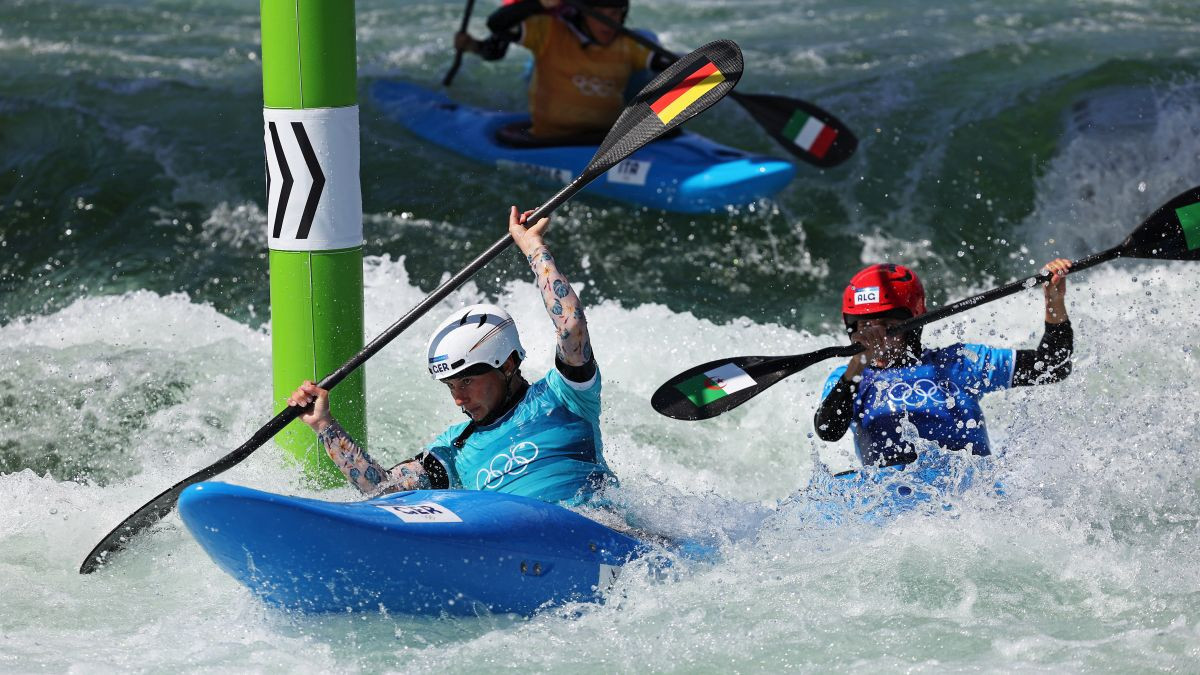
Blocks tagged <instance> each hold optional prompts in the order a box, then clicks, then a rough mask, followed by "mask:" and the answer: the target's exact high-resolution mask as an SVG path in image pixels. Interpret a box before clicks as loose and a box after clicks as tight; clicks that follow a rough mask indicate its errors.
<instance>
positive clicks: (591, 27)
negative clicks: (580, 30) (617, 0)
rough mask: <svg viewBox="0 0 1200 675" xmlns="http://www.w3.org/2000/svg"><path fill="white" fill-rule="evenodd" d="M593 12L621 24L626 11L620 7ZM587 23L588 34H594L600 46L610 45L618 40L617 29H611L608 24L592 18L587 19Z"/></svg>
mask: <svg viewBox="0 0 1200 675" xmlns="http://www.w3.org/2000/svg"><path fill="white" fill-rule="evenodd" d="M592 11H593V12H595V13H597V14H601V15H603V16H606V17H608V18H610V19H612V20H613V21H616V22H617V23H621V19H622V18H623V16H624V14H625V10H623V9H621V8H619V7H597V8H595V9H593V10H592ZM586 21H587V29H588V32H589V33H591V34H592V37H593V38H595V40H596V42H597V43H598V44H601V45H610V44H612V41H613V40H616V39H617V31H616V29H614V28H610V27H609V26H608V25H607V24H605V23H603V22H602V21H599V20H597V19H593V18H592V17H590V16H589V17H587V18H586Z"/></svg>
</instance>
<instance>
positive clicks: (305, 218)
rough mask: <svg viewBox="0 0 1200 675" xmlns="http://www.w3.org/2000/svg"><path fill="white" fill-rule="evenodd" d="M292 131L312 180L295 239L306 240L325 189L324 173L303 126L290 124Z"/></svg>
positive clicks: (294, 123) (298, 123) (297, 123)
mask: <svg viewBox="0 0 1200 675" xmlns="http://www.w3.org/2000/svg"><path fill="white" fill-rule="evenodd" d="M292 131H293V132H295V134H296V142H298V143H299V144H300V152H301V154H303V155H304V161H305V163H307V164H308V171H309V173H311V174H312V179H313V180H312V187H310V188H309V189H308V199H307V200H306V201H305V202H304V214H303V215H302V216H300V229H299V230H297V231H296V238H297V239H308V231H309V230H311V229H312V223H313V218H314V217H315V216H316V214H317V204H319V203H320V202H321V192H323V191H324V189H325V173H324V172H323V171H321V163H320V162H318V161H317V153H315V152H313V147H312V143H311V142H309V140H308V133H307V132H305V131H304V124H303V123H302V122H292Z"/></svg>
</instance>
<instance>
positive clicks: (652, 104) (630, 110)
mask: <svg viewBox="0 0 1200 675" xmlns="http://www.w3.org/2000/svg"><path fill="white" fill-rule="evenodd" d="M741 77H742V52H741V50H740V49H739V48H738V46H737V45H736V44H734V43H733V42H730V41H729V40H717V41H716V42H710V43H708V44H706V45H704V46H703V47H701V48H699V49H697V50H696V51H694V52H692V53H691V54H688V55H687V56H685V57H683V58H682V59H680V60H679V61H677V62H676V63H674V64H673V65H672V66H671V67H670V68H667V69H666V70H664V71H663V72H662V73H659V75H658V77H656V78H654V80H653V81H651V82H650V84H648V85H646V87H645V88H644V89H642V90H641V91H640V92H638V95H637V96H636V97H635V98H634V99H633V101H632V102H631V103H630V104H629V105H628V106H627V107H626V108H625V110H624V111H622V112H621V116H620V117H618V118H617V121H616V123H615V124H614V125H613V127H612V129H611V130H610V131H609V132H608V136H606V137H605V138H604V142H603V143H601V144H600V149H599V150H597V151H596V154H595V156H594V157H592V161H591V162H590V163H589V164H588V165H587V167H586V168H585V169H584V170H583V173H581V174H579V177H577V178H576V179H575V180H573V181H571V182H570V184H568V185H567V186H566V187H564V188H563V189H562V190H560V191H559V192H558V194H556V195H554V196H553V197H551V198H550V201H548V202H546V203H545V204H542V205H541V206H539V207H538V208H537V210H535V211H534V212H533V213H532V214H531V215H530V217H529V222H537V221H538V220H539V219H540V218H543V217H545V216H548V215H550V213H551V212H553V211H554V210H555V209H556V208H558V207H559V206H561V205H562V204H563V203H564V202H566V201H567V200H568V199H570V198H571V197H573V196H574V195H575V194H576V193H577V192H579V191H580V190H582V189H583V188H584V186H586V185H587V184H588V183H590V182H592V181H593V180H595V179H596V178H597V177H599V176H600V175H601V174H603V173H604V172H605V171H608V170H609V169H611V168H612V167H614V166H616V164H617V163H618V162H620V161H621V160H623V159H625V158H626V157H628V156H630V155H632V154H633V153H634V152H635V151H637V150H638V149H639V148H641V147H642V146H644V145H646V144H647V143H649V142H650V141H652V140H654V139H655V138H657V137H659V136H660V135H662V134H663V133H666V132H667V131H669V130H670V129H673V128H675V127H677V126H679V125H680V124H683V123H684V122H686V121H687V120H689V119H691V118H692V117H695V116H696V115H698V114H700V113H701V112H703V111H704V110H707V109H708V108H709V107H710V106H712V105H713V104H714V103H716V102H717V101H719V100H721V99H722V98H723V97H724V96H725V95H726V94H728V93H729V92H730V91H732V90H733V87H734V85H736V84H737V82H738V80H739V79H741ZM512 241H513V240H512V236H511V235H507V234H506V235H504V237H502V238H501V239H500V240H499V241H497V242H496V243H495V244H492V246H491V247H490V248H488V249H487V250H486V251H484V252H483V253H481V254H480V255H479V257H477V258H475V259H474V260H472V261H471V263H470V264H469V265H467V266H466V267H465V268H463V269H462V271H460V272H459V273H458V274H455V275H454V276H453V277H451V278H449V279H447V280H446V281H445V282H444V283H442V285H441V286H438V287H437V288H436V289H434V291H433V292H432V293H430V294H429V295H428V296H426V298H425V299H424V300H422V301H421V302H420V304H418V305H417V306H416V307H414V308H412V309H411V310H409V312H408V313H407V314H405V315H404V316H402V317H401V318H400V319H399V320H398V321H396V323H394V324H392V325H391V326H389V327H388V329H387V330H385V331H384V332H383V333H381V334H380V335H379V336H378V337H376V338H375V339H374V340H371V342H370V343H369V344H368V345H367V346H366V347H364V348H363V350H362V351H360V352H359V353H358V354H355V355H354V356H353V357H352V358H351V359H350V360H349V361H347V362H346V363H343V364H342V365H341V366H340V367H339V368H338V369H337V370H335V371H333V372H332V373H330V374H329V375H327V376H326V377H325V379H323V380H321V381H320V382H319V383H318V385H319V386H320V387H321V388H323V389H332V388H333V387H335V386H337V384H338V383H339V382H341V381H342V380H343V379H344V378H345V377H346V376H347V375H349V374H350V373H351V372H353V371H354V369H356V368H358V367H359V366H361V365H362V364H363V363H365V362H366V361H367V359H369V358H371V357H372V356H374V355H375V354H376V352H378V351H379V350H380V349H383V347H384V346H385V345H387V343H389V342H391V341H392V340H393V339H395V337H396V336H397V335H399V334H400V333H402V332H404V330H405V329H406V328H408V327H409V326H410V325H412V324H413V322H415V321H416V320H417V319H419V318H421V317H422V316H423V315H424V314H425V313H426V312H428V311H429V310H430V309H432V308H433V307H434V306H436V305H437V304H438V303H439V302H441V301H442V300H443V299H445V297H446V296H447V295H450V293H451V292H452V291H454V289H456V288H458V287H459V286H461V285H462V284H463V283H464V282H466V281H467V279H469V278H471V276H473V275H474V274H475V273H476V272H478V271H479V270H480V269H482V268H483V266H484V265H486V264H488V263H489V262H490V261H491V260H492V259H493V258H495V257H496V256H498V255H500V253H501V252H502V251H504V249H506V248H508V246H509V244H512ZM300 412H301V409H300V408H299V407H294V406H289V407H286V408H284V409H283V410H282V411H280V412H279V414H277V415H275V417H274V418H273V419H272V420H271V421H270V422H267V423H266V424H265V425H263V427H262V428H261V429H259V430H258V431H257V432H255V434H254V435H253V436H252V437H251V438H250V440H248V441H246V442H245V443H243V444H242V445H241V446H240V447H239V448H237V449H236V450H234V451H233V452H231V453H229V454H228V455H226V456H224V457H222V458H221V459H219V460H218V461H217V462H216V463H215V464H213V465H211V466H209V467H206V468H205V469H203V470H201V471H198V472H196V473H195V474H192V475H191V476H188V477H187V478H185V479H183V480H182V481H180V482H179V483H177V484H175V485H174V486H172V487H171V488H170V489H169V490H167V491H166V492H163V493H162V494H160V495H158V496H157V497H155V498H154V499H151V500H150V501H149V502H148V503H147V504H145V505H144V506H142V507H141V508H140V509H138V510H137V511H135V512H134V513H133V515H131V516H129V517H128V518H126V519H125V520H124V521H123V522H122V523H121V524H120V525H118V526H117V527H116V528H114V529H113V531H112V532H109V533H108V536H106V537H105V538H104V539H103V540H102V541H101V542H100V543H99V544H97V545H96V547H95V548H94V549H92V552H91V553H89V554H88V556H87V558H86V559H84V561H83V564H82V565H80V567H79V573H80V574H88V573H91V572H93V571H95V570H96V568H97V567H99V566H100V564H101V563H103V562H104V561H105V559H106V558H107V556H108V555H109V554H111V553H113V552H114V551H118V550H120V549H122V548H124V547H125V546H126V545H127V544H128V542H129V540H130V538H131V537H133V536H134V535H136V534H138V533H139V532H141V531H142V530H145V529H146V528H147V527H150V526H151V525H153V524H154V523H156V522H158V520H159V519H161V518H162V517H163V516H165V515H167V514H168V513H170V512H171V510H172V509H173V508H175V504H176V502H177V501H178V500H179V495H180V493H182V492H183V491H184V489H185V488H187V487H188V486H189V485H194V484H195V483H199V482H201V481H205V480H208V479H209V478H212V477H213V476H216V475H217V474H219V473H221V472H223V471H226V470H228V469H230V468H232V467H233V466H236V465H237V464H238V463H240V462H241V461H242V460H244V459H246V458H247V457H249V456H250V455H251V454H252V453H253V452H254V451H255V450H257V449H258V448H259V447H260V446H262V445H263V444H264V443H266V442H267V441H268V440H270V439H271V437H272V436H274V435H275V434H277V433H279V431H281V430H282V429H283V428H284V427H285V426H287V424H288V423H289V422H291V421H292V420H294V419H296V418H297V417H298V416H299V415H300Z"/></svg>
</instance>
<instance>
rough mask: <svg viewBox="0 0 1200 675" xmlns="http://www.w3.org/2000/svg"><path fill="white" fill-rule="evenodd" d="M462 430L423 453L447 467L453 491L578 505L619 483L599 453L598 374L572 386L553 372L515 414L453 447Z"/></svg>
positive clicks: (442, 437) (451, 430) (444, 435)
mask: <svg viewBox="0 0 1200 675" xmlns="http://www.w3.org/2000/svg"><path fill="white" fill-rule="evenodd" d="M467 424H468V423H467V422H463V423H461V424H455V425H454V426H452V427H450V428H449V429H447V430H446V431H444V432H442V434H441V435H440V436H438V437H437V439H435V440H434V441H433V443H431V444H430V445H429V448H428V450H429V453H430V454H432V455H433V456H434V457H436V458H437V459H438V461H440V462H441V463H442V464H443V465H444V466H445V467H446V472H447V474H448V475H449V479H450V487H455V488H466V489H469V490H494V491H496V492H505V493H508V494H514V495H521V496H524V497H533V498H535V499H541V500H543V501H547V502H565V503H567V504H578V503H581V502H584V501H586V500H587V499H588V498H589V497H590V496H591V495H592V493H593V492H595V490H596V489H597V488H599V487H600V486H602V485H603V484H604V483H605V482H609V481H615V480H616V478H615V476H613V474H612V472H611V471H609V469H608V465H606V464H605V463H604V456H603V454H602V452H601V450H602V447H603V444H602V443H601V440H600V372H599V370H597V371H596V374H595V375H594V376H593V377H592V379H591V380H589V381H587V382H572V381H570V380H568V379H566V378H564V377H563V376H562V374H561V373H559V372H558V369H557V368H553V369H551V370H550V372H549V373H547V374H546V376H545V377H544V378H542V379H540V380H538V381H537V382H534V383H533V384H531V385H529V389H528V390H526V392H525V396H524V397H523V398H522V399H521V401H520V402H519V403H518V404H517V405H516V406H515V407H514V408H513V409H512V410H509V411H508V413H506V414H505V415H504V416H503V417H501V418H500V419H498V420H496V421H495V422H493V423H491V424H489V425H487V426H480V427H476V429H475V431H474V433H472V434H471V435H470V436H468V437H467V440H466V443H465V444H464V445H463V447H462V448H456V447H454V445H453V441H454V439H456V438H458V436H459V434H461V433H462V432H463V429H465V428H466V426H467Z"/></svg>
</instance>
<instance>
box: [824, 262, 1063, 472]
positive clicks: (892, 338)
mask: <svg viewBox="0 0 1200 675" xmlns="http://www.w3.org/2000/svg"><path fill="white" fill-rule="evenodd" d="M1070 267H1071V263H1070V261H1068V260H1066V259H1063V258H1058V259H1055V260H1053V261H1051V262H1050V263H1049V264H1047V265H1046V269H1047V270H1048V271H1049V272H1051V273H1052V275H1053V276H1052V278H1051V280H1050V281H1049V282H1048V283H1047V284H1046V286H1045V293H1044V295H1045V320H1046V329H1045V333H1043V335H1042V340H1041V342H1040V343H1039V344H1038V346H1037V349H1020V350H1014V349H1007V348H998V347H991V346H988V345H982V344H963V343H958V344H953V345H950V346H948V347H941V348H937V349H926V348H924V347H923V346H922V345H921V329H920V328H917V329H915V330H910V331H906V332H904V333H902V334H899V335H888V334H887V329H888V328H889V327H891V326H894V325H896V324H898V323H900V322H902V321H904V320H905V319H908V318H911V317H914V316H920V315H922V314H924V313H925V288H924V287H923V286H922V285H921V280H920V279H918V278H917V275H916V274H915V273H913V271H912V270H911V269H909V268H907V267H905V266H903V265H872V266H870V267H868V268H866V269H864V270H862V271H861V272H859V273H858V274H856V275H854V278H853V279H851V280H850V284H849V285H847V286H846V289H845V291H844V292H843V294H842V320H843V321H844V322H845V325H846V328H847V330H848V331H849V333H850V339H851V340H852V341H853V342H857V343H859V344H861V345H863V346H865V347H866V351H864V352H862V353H861V354H858V355H855V356H853V357H851V358H850V361H849V363H847V364H846V365H844V366H841V367H839V368H837V369H836V370H834V371H833V373H832V374H830V376H829V379H828V380H827V381H826V383H825V389H824V392H823V393H822V401H821V405H820V406H819V407H818V408H817V413H816V417H815V420H814V422H815V425H816V431H817V435H818V436H819V437H820V438H821V439H822V440H825V441H836V440H838V439H840V438H841V437H842V436H843V435H844V434H845V433H846V430H847V429H853V431H854V447H855V450H856V451H857V452H858V457H859V459H860V460H861V461H862V463H863V464H864V465H867V466H896V465H903V464H908V463H909V462H912V461H914V460H916V458H917V455H916V450H915V449H914V448H913V447H912V446H911V444H909V443H907V442H905V440H904V439H903V434H902V432H901V425H902V422H904V421H907V422H909V423H911V424H912V425H913V426H914V427H915V428H916V430H917V433H918V435H919V436H920V437H921V438H922V439H923V440H929V441H934V442H936V443H938V445H940V446H941V447H943V448H947V449H950V450H964V451H967V452H970V453H972V454H975V455H988V454H991V447H990V443H989V441H988V435H987V427H986V425H985V424H984V419H983V410H982V409H981V408H980V406H979V399H980V397H982V396H983V395H984V394H986V393H989V392H992V391H998V390H1000V389H1007V388H1009V387H1021V386H1031V385H1035V384H1049V383H1051V382H1060V381H1062V380H1063V379H1065V378H1066V377H1067V375H1069V374H1070V373H1071V354H1072V352H1073V349H1074V334H1073V332H1072V329H1071V322H1070V320H1069V319H1068V318H1067V307H1066V291H1067V282H1066V274H1067V271H1068V270H1069V269H1070Z"/></svg>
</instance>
